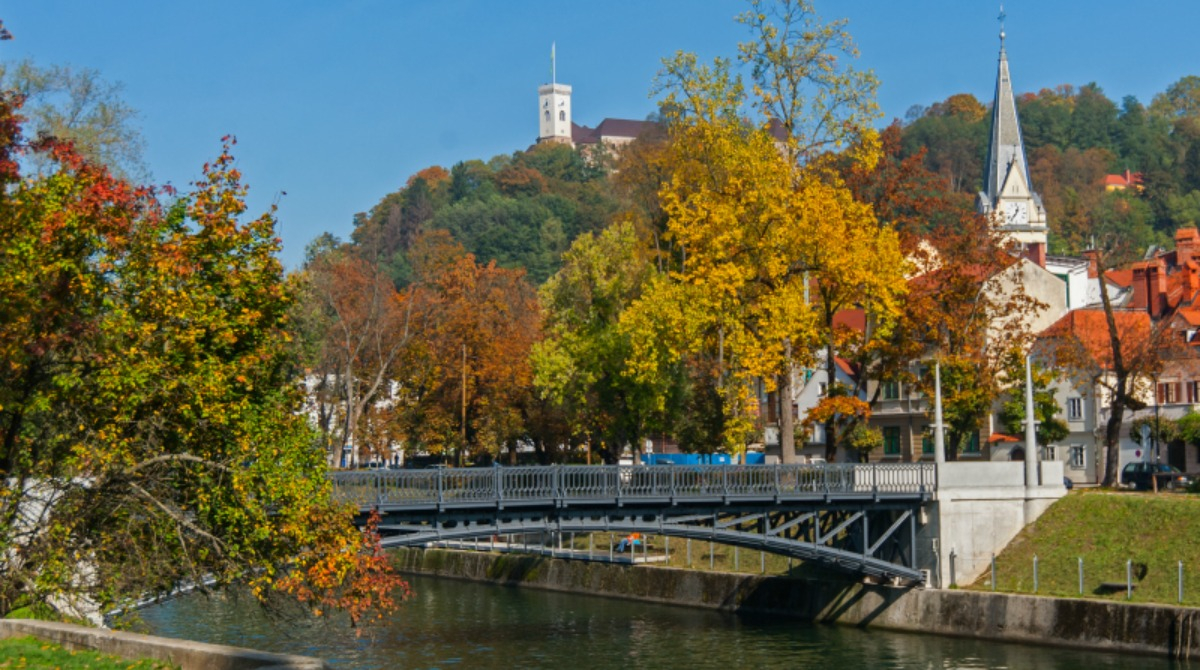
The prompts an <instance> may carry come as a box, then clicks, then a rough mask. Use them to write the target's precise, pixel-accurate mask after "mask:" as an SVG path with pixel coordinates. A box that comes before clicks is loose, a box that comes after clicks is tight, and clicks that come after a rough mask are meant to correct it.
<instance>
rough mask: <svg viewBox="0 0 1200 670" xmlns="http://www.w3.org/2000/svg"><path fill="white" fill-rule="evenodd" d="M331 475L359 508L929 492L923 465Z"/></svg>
mask: <svg viewBox="0 0 1200 670" xmlns="http://www.w3.org/2000/svg"><path fill="white" fill-rule="evenodd" d="M331 478H332V480H333V486H334V495H335V496H336V497H337V498H338V499H340V500H344V501H346V502H353V503H355V504H357V505H358V506H359V507H360V508H368V507H373V506H381V507H403V506H410V505H439V506H440V505H449V506H473V505H480V504H482V505H490V504H500V505H503V504H504V503H506V502H512V503H521V502H524V503H536V502H572V503H578V502H587V501H589V500H594V501H614V500H618V501H619V500H637V499H642V500H663V499H670V500H673V501H682V500H688V499H692V500H709V499H723V500H729V499H739V498H741V499H766V498H772V497H774V498H782V497H788V498H794V497H798V496H799V497H803V496H831V495H832V496H850V495H881V494H882V495H897V494H901V495H902V494H910V495H911V494H925V493H932V492H933V491H934V490H935V489H936V488H937V470H936V469H935V467H934V465H933V464H931V463H834V464H801V465H741V466H739V465H652V466H640V465H635V466H628V465H606V466H561V465H550V466H527V467H492V468H454V469H447V468H439V469H432V470H372V471H357V472H337V473H334V474H333V475H332V476H331Z"/></svg>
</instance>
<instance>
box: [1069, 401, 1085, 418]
mask: <svg viewBox="0 0 1200 670" xmlns="http://www.w3.org/2000/svg"><path fill="white" fill-rule="evenodd" d="M1067 420H1068V421H1083V398H1067Z"/></svg>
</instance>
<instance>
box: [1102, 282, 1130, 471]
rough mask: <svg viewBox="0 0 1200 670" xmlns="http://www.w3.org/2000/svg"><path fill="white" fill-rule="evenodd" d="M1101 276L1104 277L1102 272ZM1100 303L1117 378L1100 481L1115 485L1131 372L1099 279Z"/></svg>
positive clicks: (1106, 426)
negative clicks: (1102, 306)
mask: <svg viewBox="0 0 1200 670" xmlns="http://www.w3.org/2000/svg"><path fill="white" fill-rule="evenodd" d="M1101 267H1103V265H1102V266H1101ZM1100 276H1101V277H1103V276H1104V273H1103V271H1101V273H1100ZM1100 302H1101V303H1102V304H1103V305H1104V320H1105V321H1106V322H1107V325H1108V340H1109V346H1111V347H1112V367H1113V374H1114V375H1116V378H1117V383H1116V384H1115V385H1114V387H1113V390H1112V401H1111V406H1112V411H1111V412H1110V413H1109V415H1108V424H1107V425H1105V427H1104V449H1105V452H1106V456H1107V458H1106V459H1105V462H1104V479H1103V480H1102V481H1101V482H1100V484H1101V486H1114V485H1116V484H1117V467H1118V466H1119V465H1120V460H1121V420H1122V419H1124V415H1125V405H1126V404H1127V402H1128V401H1129V383H1130V375H1129V370H1128V369H1126V368H1125V357H1124V355H1123V352H1122V351H1121V338H1120V335H1119V334H1118V333H1117V319H1116V317H1115V316H1113V306H1112V300H1111V299H1110V298H1109V297H1108V287H1107V286H1106V285H1105V283H1104V281H1101V282H1100Z"/></svg>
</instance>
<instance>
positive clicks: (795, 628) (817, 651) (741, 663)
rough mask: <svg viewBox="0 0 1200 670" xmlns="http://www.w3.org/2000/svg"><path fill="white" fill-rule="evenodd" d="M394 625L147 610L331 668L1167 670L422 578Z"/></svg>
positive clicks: (1139, 662) (241, 605)
mask: <svg viewBox="0 0 1200 670" xmlns="http://www.w3.org/2000/svg"><path fill="white" fill-rule="evenodd" d="M412 583H413V588H414V590H415V591H416V597H415V598H414V599H413V600H411V601H409V602H408V603H406V604H405V605H404V606H403V608H402V609H401V611H400V612H399V613H398V614H397V615H396V616H395V617H394V619H393V620H392V621H391V622H390V623H389V625H388V626H386V627H384V628H382V629H380V630H377V631H376V632H375V634H374V635H373V636H370V637H357V636H356V635H355V633H354V631H352V630H351V629H350V628H349V627H348V626H346V625H345V623H344V622H340V621H335V622H330V621H329V620H327V619H321V620H312V619H304V620H301V621H297V622H294V623H289V624H288V625H283V623H282V622H281V621H279V620H278V619H273V618H271V617H268V616H266V615H265V614H264V613H263V612H262V611H261V610H260V609H259V608H258V607H257V606H256V605H255V604H253V603H251V602H249V601H248V600H246V599H244V598H241V599H238V598H222V597H216V598H205V597H204V596H199V595H193V596H189V597H186V598H181V599H179V600H176V601H173V602H170V603H167V604H165V605H161V606H158V607H155V608H152V609H149V610H146V611H145V612H144V616H145V619H146V621H147V623H148V625H149V626H150V628H151V630H152V631H153V632H155V633H156V634H160V635H167V636H171V637H183V638H190V639H195V640H202V641H206V642H217V643H222V644H233V645H238V646H245V647H252V648H256V649H263V650H267V651H277V652H286V653H295V654H306V655H311V656H319V657H321V658H324V659H326V660H328V661H329V662H330V664H331V665H333V666H334V667H337V668H504V669H506V670H507V669H509V668H554V669H556V670H558V669H563V668H566V669H568V670H586V669H590V668H618V667H636V668H723V669H729V668H841V669H844V670H851V669H857V668H895V669H914V670H915V669H918V668H919V669H922V670H925V669H932V668H948V669H949V668H955V669H959V668H962V669H972V668H1020V669H1029V670H1049V669H1051V668H1055V669H1079V670H1084V669H1087V670H1101V669H1106V668H1139V669H1143V668H1144V669H1147V670H1158V669H1160V668H1162V669H1165V668H1170V667H1174V666H1172V664H1171V663H1169V662H1168V661H1165V660H1162V659H1156V658H1144V657H1137V656H1120V655H1115V654H1100V653H1094V652H1088V651H1084V652H1080V651H1074V650H1064V649H1056V648H1052V647H1038V646H1020V645H1013V644H994V643H983V642H978V641H974V640H960V639H952V638H943V637H936V636H926V635H915V634H899V633H890V632H881V631H863V630H859V629H855V628H846V627H839V626H813V625H808V624H805V623H802V622H797V621H794V620H786V619H779V618H776V617H764V616H734V615H726V614H721V613H717V612H710V611H705V610H694V609H687V608H682V607H670V606H665V605H655V604H647V603H641V602H634V601H624V600H612V599H605V598H594V597H585V596H577V595H571V594H561V593H548V592H542V591H533V590H518V589H513V588H504V587H496V586H486V585H480V584H473V583H467V582H458V581H451V580H439V579H431V578H422V577H417V578H414V579H412Z"/></svg>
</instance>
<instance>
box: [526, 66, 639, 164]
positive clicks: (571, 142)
mask: <svg viewBox="0 0 1200 670" xmlns="http://www.w3.org/2000/svg"><path fill="white" fill-rule="evenodd" d="M653 127H654V123H653V122H651V121H635V120H633V119H608V118H606V119H604V120H603V121H601V122H600V123H599V124H598V125H597V126H596V127H595V128H589V127H587V126H581V125H579V124H577V123H575V122H574V121H573V120H572V119H571V87H570V86H569V85H568V84H560V83H558V81H557V71H556V70H555V63H554V48H553V47H551V49H550V83H549V84H543V85H542V86H539V87H538V138H537V141H538V143H539V144H540V143H542V142H558V143H560V144H566V145H568V146H571V147H587V146H598V145H600V144H606V145H609V146H620V145H622V144H628V143H630V142H632V141H633V140H635V139H637V137H638V135H641V134H642V133H644V132H646V131H648V130H650V129H651V128H653Z"/></svg>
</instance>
